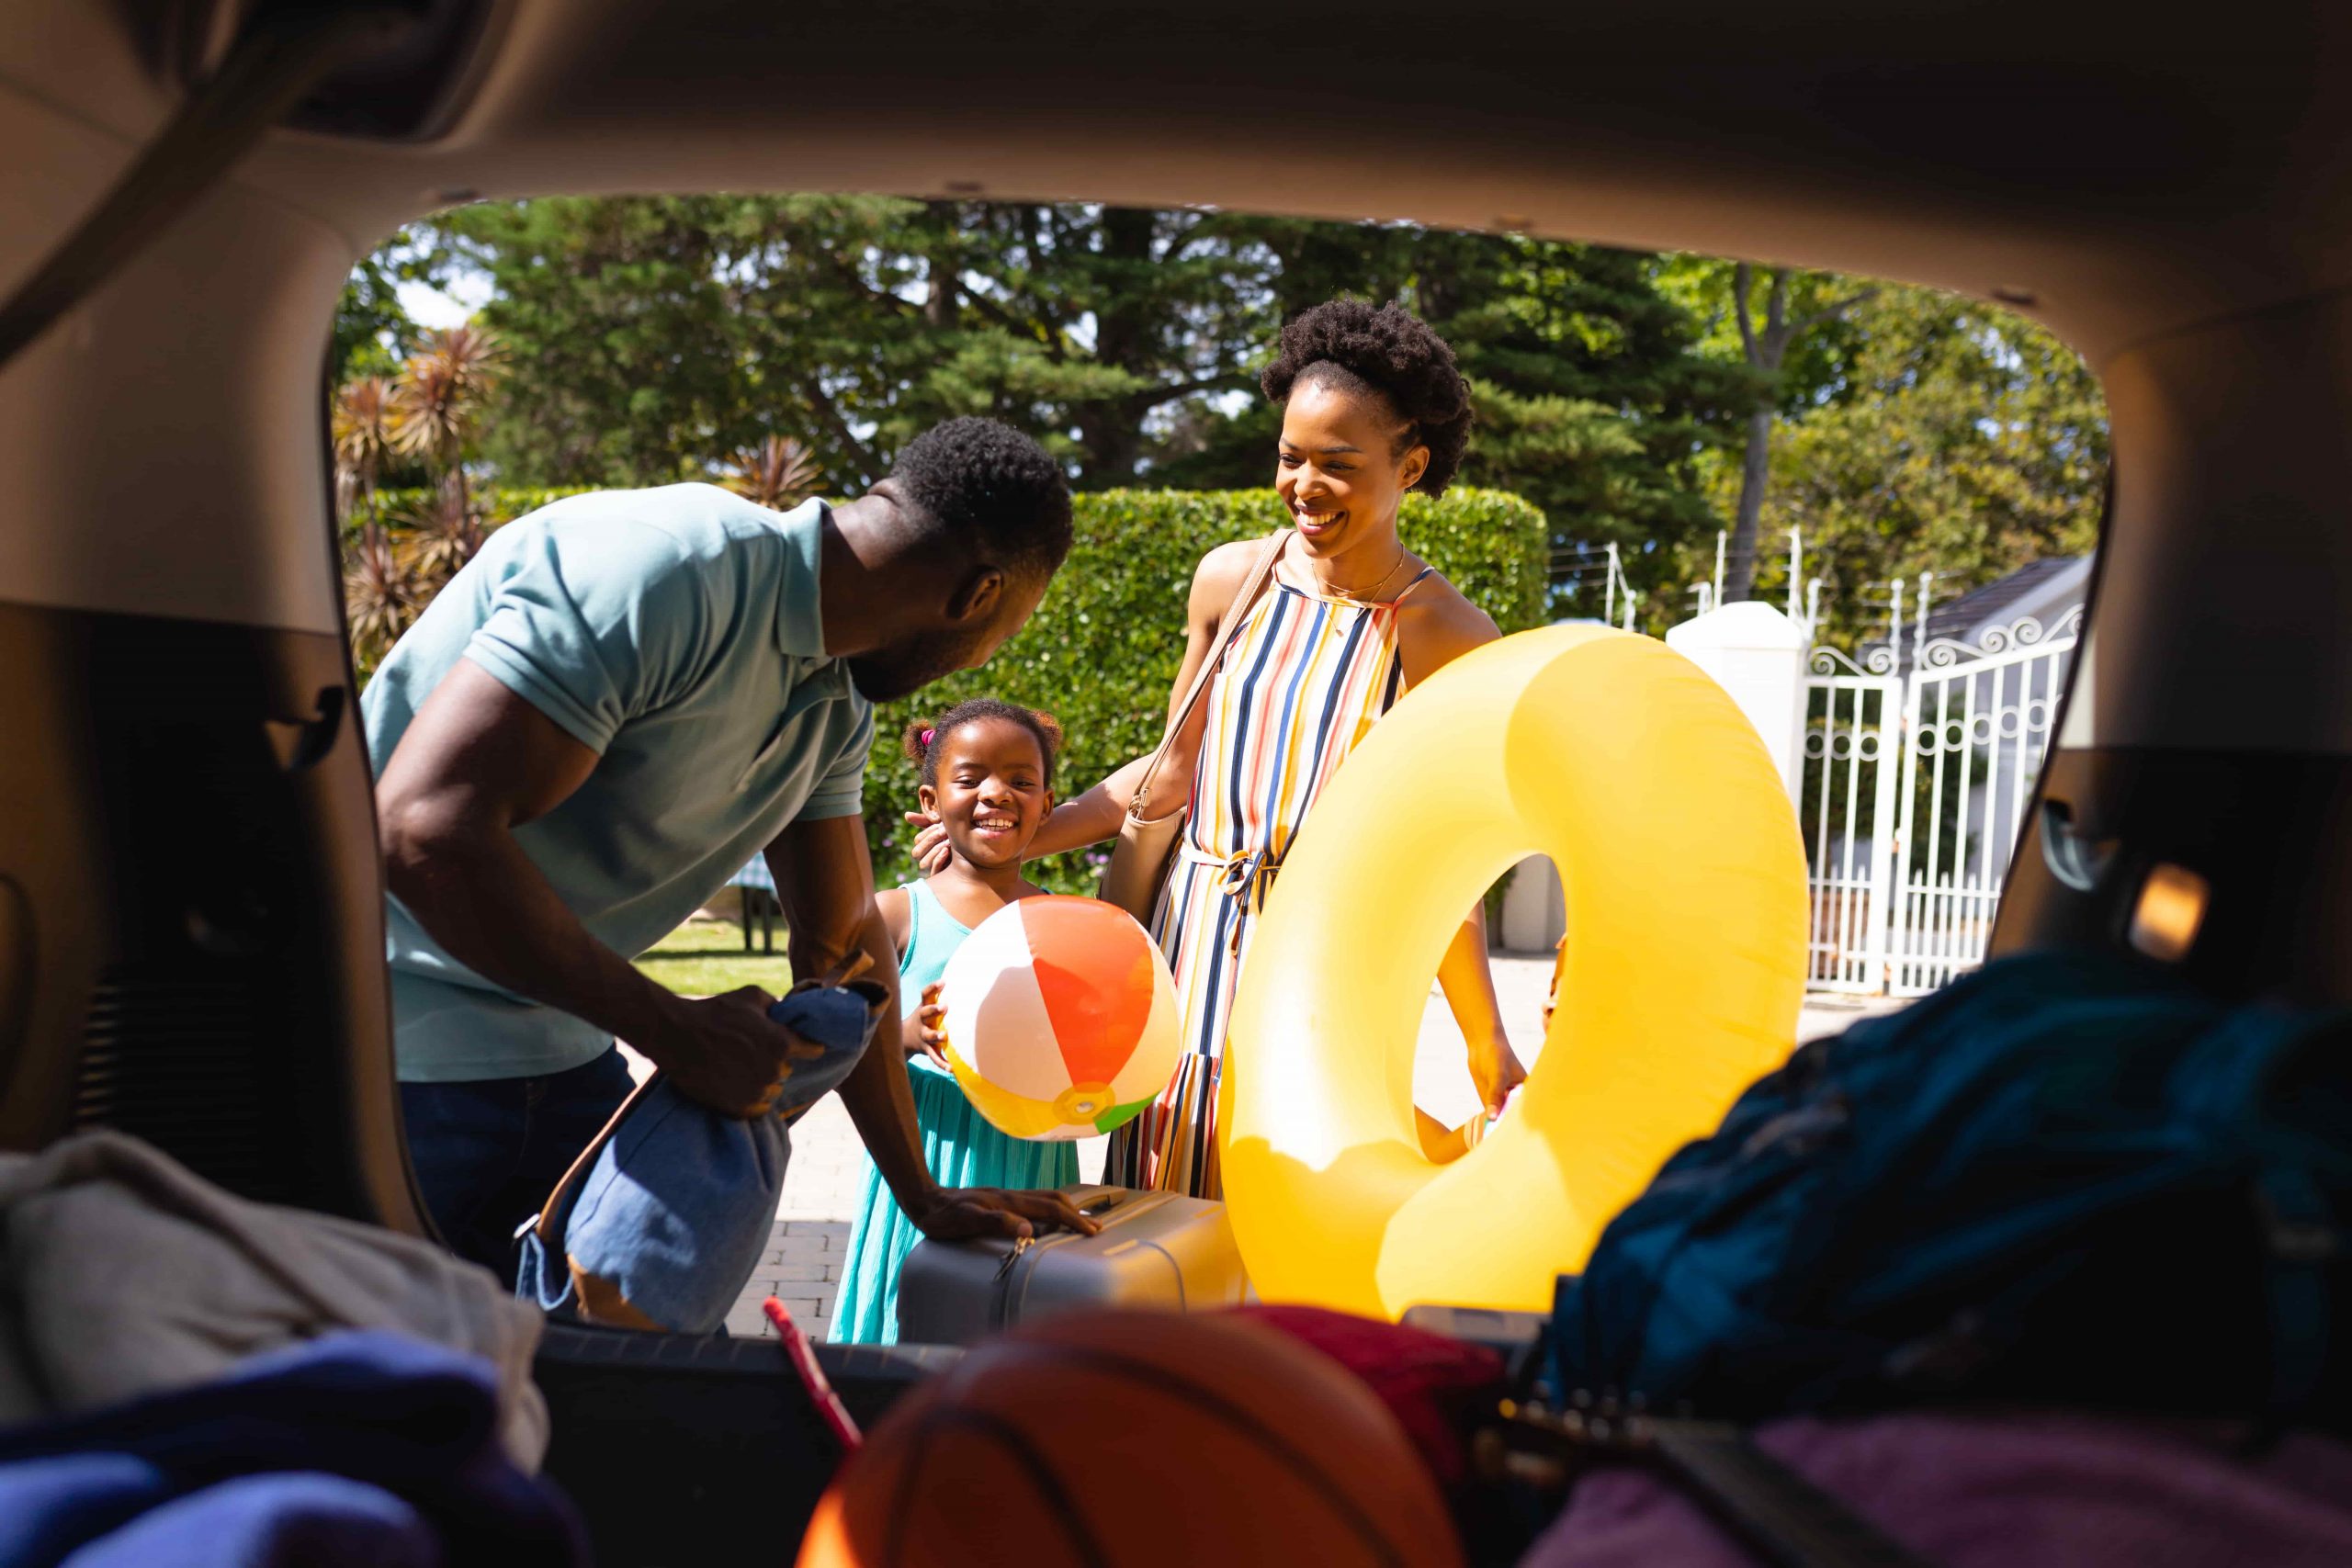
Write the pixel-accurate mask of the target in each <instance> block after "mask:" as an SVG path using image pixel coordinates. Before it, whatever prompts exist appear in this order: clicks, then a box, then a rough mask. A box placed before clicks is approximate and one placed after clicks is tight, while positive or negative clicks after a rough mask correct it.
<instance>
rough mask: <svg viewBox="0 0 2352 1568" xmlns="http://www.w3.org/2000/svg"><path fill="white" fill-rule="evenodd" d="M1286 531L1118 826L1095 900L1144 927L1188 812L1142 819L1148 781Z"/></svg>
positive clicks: (1274, 542)
mask: <svg viewBox="0 0 2352 1568" xmlns="http://www.w3.org/2000/svg"><path fill="white" fill-rule="evenodd" d="M1289 534H1290V530H1288V529H1287V528H1285V529H1281V530H1278V531H1276V532H1275V533H1274V534H1273V535H1272V536H1270V537H1269V538H1268V539H1267V540H1266V542H1265V548H1263V549H1262V550H1261V551H1260V552H1259V554H1258V560H1257V564H1255V565H1254V566H1252V567H1251V568H1250V575H1249V576H1248V577H1247V578H1245V579H1243V580H1242V583H1241V592H1238V593H1236V594H1235V595H1234V596H1233V603H1232V604H1231V605H1230V606H1228V607H1227V610H1226V612H1225V618H1224V619H1223V620H1221V621H1219V622H1218V623H1217V628H1216V635H1217V645H1216V650H1215V651H1214V652H1212V653H1211V654H1210V655H1209V656H1208V658H1206V659H1204V660H1202V661H1201V667H1200V669H1199V670H1198V671H1195V672H1194V673H1193V683H1192V685H1191V687H1189V688H1188V689H1187V690H1186V691H1185V693H1184V700H1183V701H1182V702H1181V703H1179V704H1177V705H1176V712H1175V714H1174V716H1171V717H1170V719H1169V721H1168V733H1167V734H1166V735H1164V736H1162V737H1161V738H1160V741H1159V750H1157V751H1155V752H1153V753H1152V756H1151V761H1150V764H1149V765H1148V766H1147V767H1146V768H1145V769H1144V771H1143V781H1142V782H1141V783H1140V784H1136V794H1135V798H1134V799H1133V800H1131V801H1129V802H1128V803H1127V819H1126V820H1125V821H1124V822H1122V823H1120V824H1119V841H1118V843H1117V844H1116V846H1114V848H1113V849H1112V851H1111V863H1110V864H1109V865H1107V866H1105V867H1103V886H1102V889H1101V891H1100V892H1099V893H1097V894H1096V897H1099V898H1101V899H1102V900H1103V902H1104V903H1106V904H1116V905H1117V906H1118V907H1119V908H1122V909H1125V911H1126V912H1127V913H1128V914H1130V915H1133V916H1134V917H1135V918H1136V919H1138V920H1140V921H1142V922H1143V923H1144V924H1145V925H1147V926H1148V925H1149V924H1151V917H1152V913H1153V911H1154V909H1155V908H1156V907H1157V906H1158V905H1159V889H1160V885H1161V884H1163V883H1165V882H1166V881H1167V880H1168V868H1169V865H1170V863H1171V862H1173V861H1174V860H1175V858H1176V845H1177V841H1178V840H1181V839H1182V837H1183V836H1184V814H1185V812H1186V811H1187V810H1189V809H1190V808H1191V798H1192V797H1191V795H1190V793H1189V792H1187V794H1186V796H1185V802H1186V803H1185V805H1183V806H1180V807H1177V808H1176V809H1175V810H1173V811H1171V812H1170V813H1168V815H1166V816H1165V817H1146V816H1145V815H1144V814H1143V812H1144V803H1145V802H1146V801H1147V800H1148V799H1150V798H1151V783H1152V780H1154V779H1156V778H1158V777H1159V770H1160V767H1161V765H1162V764H1164V763H1165V762H1166V761H1168V753H1169V751H1170V750H1172V749H1173V748H1174V746H1175V744H1176V737H1177V736H1178V735H1179V734H1181V733H1182V731H1183V728H1184V725H1185V722H1186V721H1187V720H1188V719H1190V718H1191V717H1192V716H1193V709H1194V708H1195V707H1198V706H1199V705H1200V702H1201V694H1203V693H1204V692H1206V691H1207V690H1208V689H1209V678H1210V677H1211V676H1213V675H1215V674H1216V667H1217V666H1218V665H1219V664H1222V663H1223V662H1225V655H1226V650H1227V649H1230V648H1231V647H1232V646H1233V638H1234V635H1235V633H1237V632H1238V631H1239V630H1240V629H1241V619H1242V616H1243V615H1244V614H1246V613H1247V612H1248V610H1249V608H1250V603H1251V601H1253V600H1255V599H1256V598H1257V597H1258V591H1259V590H1260V589H1261V588H1263V587H1265V585H1266V579H1267V578H1268V577H1270V576H1272V573H1273V570H1274V558H1275V557H1276V556H1278V555H1280V554H1282V548H1283V540H1284V539H1285V538H1287V537H1288V536H1289Z"/></svg>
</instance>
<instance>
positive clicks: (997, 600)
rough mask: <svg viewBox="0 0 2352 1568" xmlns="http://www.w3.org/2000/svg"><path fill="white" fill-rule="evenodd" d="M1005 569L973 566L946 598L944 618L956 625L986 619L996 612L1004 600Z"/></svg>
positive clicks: (964, 624)
mask: <svg viewBox="0 0 2352 1568" xmlns="http://www.w3.org/2000/svg"><path fill="white" fill-rule="evenodd" d="M1004 588H1005V582H1004V569H1003V568H1002V567H995V566H982V567H975V568H973V569H972V573H971V575H970V576H968V577H967V578H966V579H965V580H964V581H963V585H962V586H961V587H959V588H957V589H956V592H955V593H954V594H953V595H952V596H951V597H950V598H949V599H948V601H947V619H948V620H949V621H950V622H951V623H953V624H955V625H956V626H966V625H969V624H970V623H972V622H974V621H986V620H987V619H989V617H990V616H991V615H995V614H996V607H997V606H998V605H999V604H1002V603H1003V602H1004Z"/></svg>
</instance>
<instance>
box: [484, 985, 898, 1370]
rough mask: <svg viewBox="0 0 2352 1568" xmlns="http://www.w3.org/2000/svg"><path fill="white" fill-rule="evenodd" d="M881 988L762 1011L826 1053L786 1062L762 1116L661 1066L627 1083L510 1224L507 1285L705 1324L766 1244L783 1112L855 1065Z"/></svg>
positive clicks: (631, 1323) (786, 1134)
mask: <svg viewBox="0 0 2352 1568" xmlns="http://www.w3.org/2000/svg"><path fill="white" fill-rule="evenodd" d="M887 1003H888V992H886V991H885V990H884V989H883V988H882V987H879V986H877V985H875V984H873V983H872V982H871V981H858V982H854V983H853V984H849V985H841V986H827V985H822V984H820V983H818V982H816V981H809V982H807V983H805V984H803V985H801V986H799V987H795V988H794V990H793V991H792V993H791V994H790V995H788V996H786V998H784V999H783V1000H782V1001H779V1002H777V1003H776V1004H775V1006H774V1007H772V1008H770V1009H769V1010H768V1016H769V1017H770V1018H773V1019H775V1021H777V1022H778V1023H780V1024H782V1025H784V1026H785V1027H786V1029H788V1030H790V1031H792V1032H794V1033H796V1034H797V1035H799V1036H800V1037H801V1038H803V1039H804V1040H807V1041H809V1042H810V1043H814V1044H818V1045H821V1046H823V1047H824V1052H825V1054H824V1055H822V1056H820V1057H817V1058H814V1059H811V1060H806V1061H800V1062H796V1063H794V1064H793V1066H792V1068H791V1071H790V1073H789V1075H788V1076H787V1077H786V1079H785V1083H784V1092H783V1094H782V1095H781V1096H780V1097H779V1098H778V1100H777V1101H776V1108H775V1110H774V1111H771V1112H769V1113H768V1114H766V1115H764V1116H756V1117H752V1118H751V1119H750V1120H748V1121H745V1120H741V1119H739V1118H736V1117H732V1116H724V1115H721V1114H720V1113H718V1111H712V1110H710V1109H708V1108H707V1107H706V1106H702V1105H699V1104H696V1103H695V1101H693V1100H688V1099H687V1098H686V1097H685V1096H684V1095H682V1094H680V1093H679V1092H678V1091H677V1090H676V1089H673V1088H672V1087H671V1086H670V1085H669V1083H668V1082H667V1081H665V1079H664V1077H663V1076H662V1074H660V1073H656V1074H655V1075H654V1076H653V1077H650V1078H648V1079H647V1080H646V1081H645V1082H644V1083H643V1084H640V1085H639V1087H638V1089H637V1091H636V1092H635V1093H634V1094H632V1095H630V1096H629V1098H628V1101H627V1102H626V1103H624V1104H623V1105H622V1106H621V1108H620V1110H619V1111H616V1112H615V1113H614V1116H613V1119H612V1120H611V1121H610V1122H606V1123H605V1130H604V1131H603V1132H602V1133H600V1134H597V1136H596V1139H595V1141H594V1143H592V1144H590V1145H588V1147H587V1149H586V1150H584V1151H583V1152H582V1155H581V1156H580V1158H579V1159H577V1160H575V1161H574V1162H573V1163H572V1167H571V1169H570V1170H569V1171H567V1172H565V1173H564V1177H563V1179H562V1180H561V1181H560V1182H558V1183H557V1184H556V1190H555V1191H554V1192H553V1193H551V1194H550V1195H549V1196H548V1201H547V1204H546V1207H544V1208H543V1209H542V1210H541V1211H540V1212H539V1214H538V1216H537V1218H536V1219H534V1220H532V1221H531V1222H530V1223H528V1224H526V1225H525V1226H524V1227H523V1228H522V1230H521V1231H520V1232H519V1233H517V1235H516V1239H517V1240H518V1241H519V1242H521V1244H522V1262H521V1265H520V1269H519V1271H518V1274H517V1277H516V1279H515V1294H516V1295H518V1296H520V1297H522V1298H523V1299H524V1300H525V1301H527V1302H532V1303H537V1305H538V1306H539V1308H540V1309H541V1310H542V1311H544V1312H546V1313H548V1314H549V1315H550V1316H556V1317H565V1318H580V1319H584V1320H586V1321H588V1322H592V1323H601V1324H609V1325H614V1326H616V1327H624V1328H650V1329H668V1330H670V1331H673V1332H674V1333H680V1334H708V1333H711V1332H713V1331H715V1330H716V1329H718V1327H719V1326H720V1325H722V1324H724V1323H725V1322H726V1321H727V1312H728V1309H729V1307H731V1306H733V1305H734V1304H735V1300H736V1298H737V1297H738V1296H740V1295H741V1293H742V1290H743V1285H744V1282H745V1281H746V1280H750V1279H751V1277H752V1270H753V1269H755V1268H756V1267H757V1266H758V1264H759V1260H760V1255H761V1253H762V1252H763V1250H764V1249H765V1248H766V1247H767V1245H768V1236H769V1234H770V1230H771V1227H772V1226H773V1225H774V1224H775V1210H776V1200H777V1197H778V1196H779V1195H780V1194H781V1193H782V1191H783V1190H784V1171H785V1166H786V1163H787V1162H788V1161H789V1160H790V1158H791V1156H792V1134H791V1132H790V1130H789V1128H790V1123H791V1122H792V1121H793V1120H794V1119H796V1118H797V1117H798V1116H799V1114H800V1113H801V1112H802V1111H806V1110H808V1109H809V1106H811V1105H813V1104H815V1103H816V1102H817V1101H818V1100H820V1099H822V1098H823V1097H824V1096H825V1095H826V1094H828V1093H830V1092H831V1090H832V1089H834V1088H835V1087H837V1086H838V1085H839V1084H840V1083H841V1081H842V1079H843V1078H844V1077H848V1076H849V1073H850V1069H851V1068H853V1067H854V1066H857V1063H858V1059H859V1058H860V1057H861V1056H863V1055H865V1046H866V1043H867V1042H868V1041H869V1040H871V1039H872V1038H873V1035H874V1029H875V1025H876V1022H877V1021H879V1020H880V1018H881V1016H882V1012H883V1010H884V1008H885V1007H886V1005H887Z"/></svg>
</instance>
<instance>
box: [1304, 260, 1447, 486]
mask: <svg viewBox="0 0 2352 1568" xmlns="http://www.w3.org/2000/svg"><path fill="white" fill-rule="evenodd" d="M1301 381H1314V382H1320V383H1324V384H1327V385H1330V386H1334V387H1337V388H1339V389H1340V390H1342V391H1351V392H1371V393H1374V394H1377V395H1378V396H1379V397H1381V398H1382V399H1384V400H1386V402H1387V404H1388V406H1389V408H1390V410H1391V411H1392V412H1395V413H1396V414H1397V417H1398V418H1400V419H1402V420H1404V422H1405V424H1406V431H1405V437H1404V440H1403V442H1402V443H1401V444H1400V445H1399V446H1398V448H1397V450H1399V451H1400V452H1401V451H1403V450H1405V449H1406V448H1407V447H1409V446H1412V445H1414V444H1415V443H1419V444H1420V445H1422V446H1427V447H1428V448H1429V449H1430V466H1429V467H1428V468H1426V469H1424V470H1423V471H1422V474H1421V477H1420V479H1418V480H1417V481H1415V483H1414V485H1413V488H1414V489H1415V490H1418V491H1426V492H1427V493H1429V494H1430V495H1443V494H1444V493H1445V487H1446V486H1447V485H1449V484H1451V483H1453V476H1454V474H1455V472H1456V471H1457V470H1458V469H1460V468H1461V467H1462V453H1463V449H1464V447H1466V446H1469V444H1470V389H1469V387H1468V385H1467V384H1465V383H1464V381H1463V379H1462V372H1461V371H1459V370H1456V369H1455V368H1454V367H1453V349H1451V348H1449V347H1447V346H1446V342H1445V340H1444V339H1443V338H1442V337H1440V336H1438V335H1437V333H1433V332H1431V331H1430V329H1429V325H1428V323H1427V322H1425V321H1422V320H1421V319H1420V318H1419V317H1418V316H1416V315H1414V314H1413V313H1412V312H1411V311H1409V310H1405V309H1404V308H1403V307H1402V306H1399V305H1397V304H1395V303H1393V302H1392V303H1390V304H1386V305H1380V306H1374V305H1372V304H1370V303H1368V302H1367V301H1365V300H1362V299H1334V300H1332V301H1331V302H1330V303H1329V304H1326V305H1317V306H1316V307H1315V308H1314V309H1313V310H1306V311H1302V312H1301V313H1300V314H1298V315H1297V316H1295V317H1293V318H1292V320H1291V321H1290V323H1289V324H1288V325H1287V326H1285V327H1283V337H1282V344H1281V345H1280V346H1279V347H1278V348H1276V349H1275V351H1274V361H1273V363H1272V364H1271V365H1269V366H1267V367H1266V368H1265V372H1264V374H1262V375H1261V376H1260V377H1259V378H1258V385H1259V386H1260V387H1261V388H1262V389H1264V391H1265V394H1266V396H1267V397H1268V398H1270V399H1272V400H1273V401H1275V402H1277V403H1282V402H1288V401H1289V400H1290V394H1291V390H1292V389H1293V388H1295V387H1296V386H1297V385H1298V383H1299V382H1301Z"/></svg>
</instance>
